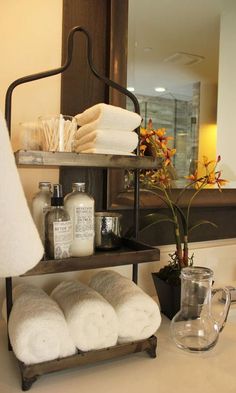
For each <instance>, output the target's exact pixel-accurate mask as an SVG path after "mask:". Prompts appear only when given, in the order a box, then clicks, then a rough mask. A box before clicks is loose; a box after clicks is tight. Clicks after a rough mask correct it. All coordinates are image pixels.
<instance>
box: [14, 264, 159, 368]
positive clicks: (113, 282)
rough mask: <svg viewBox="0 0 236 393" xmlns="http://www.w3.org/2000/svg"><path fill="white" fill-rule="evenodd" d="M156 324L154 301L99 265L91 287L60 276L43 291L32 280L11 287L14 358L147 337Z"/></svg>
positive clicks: (28, 359) (35, 359)
mask: <svg viewBox="0 0 236 393" xmlns="http://www.w3.org/2000/svg"><path fill="white" fill-rule="evenodd" d="M160 323H161V316H160V311H159V307H158V305H157V303H156V302H155V301H154V300H153V299H152V298H151V297H150V296H148V295H147V294H146V293H145V292H143V291H142V289H141V288H139V287H138V286H137V285H136V284H135V283H133V282H132V281H131V280H129V279H128V278H126V277H123V276H121V275H120V274H118V273H116V272H114V271H110V270H104V271H100V272H98V273H97V274H95V275H94V276H93V277H92V279H91V281H90V286H87V285H85V284H83V283H81V282H79V281H63V282H61V283H60V284H59V285H58V286H57V287H56V288H55V289H54V290H53V291H52V293H51V296H49V295H47V294H46V293H45V292H44V291H43V290H42V289H40V288H38V287H34V286H32V285H26V284H22V285H18V286H17V287H15V288H14V290H13V307H12V311H11V314H10V317H9V326H8V327H9V338H10V342H11V345H12V348H13V351H14V352H15V354H16V356H17V358H18V359H19V360H21V361H22V362H23V363H25V364H35V363H40V362H45V361H49V360H53V359H58V358H63V357H67V356H71V355H74V354H75V353H76V352H77V349H79V350H80V351H91V350H98V349H102V348H108V347H111V346H114V345H116V344H117V343H128V342H132V341H137V340H142V339H146V338H148V337H150V336H151V335H152V334H154V333H155V332H156V330H157V329H158V328H159V326H160Z"/></svg>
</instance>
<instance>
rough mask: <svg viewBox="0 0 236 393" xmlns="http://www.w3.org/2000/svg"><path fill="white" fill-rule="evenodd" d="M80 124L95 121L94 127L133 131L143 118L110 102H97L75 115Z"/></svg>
mask: <svg viewBox="0 0 236 393" xmlns="http://www.w3.org/2000/svg"><path fill="white" fill-rule="evenodd" d="M75 118H76V120H77V123H78V125H79V126H84V125H85V124H88V123H92V122H93V125H92V127H93V129H94V130H95V129H113V130H123V131H132V130H134V129H135V128H137V127H139V126H140V124H141V121H142V118H141V116H140V115H138V114H137V113H134V112H131V111H128V110H127V109H123V108H120V107H118V106H113V105H108V104H103V103H100V104H97V105H94V106H92V107H91V108H88V109H86V110H85V111H84V112H83V113H79V114H78V115H76V116H75ZM90 131H91V129H90Z"/></svg>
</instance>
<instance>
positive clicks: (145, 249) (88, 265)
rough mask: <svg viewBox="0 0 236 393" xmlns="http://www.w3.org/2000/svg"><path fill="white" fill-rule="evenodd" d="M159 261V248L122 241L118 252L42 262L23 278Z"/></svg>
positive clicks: (131, 241)
mask: <svg viewBox="0 0 236 393" xmlns="http://www.w3.org/2000/svg"><path fill="white" fill-rule="evenodd" d="M159 259H160V251H159V249H158V248H155V247H151V246H149V245H147V244H144V243H141V242H138V241H136V240H131V239H122V246H121V248H119V249H118V250H116V251H98V252H96V253H95V254H94V255H91V256H89V257H79V258H77V257H73V258H66V259H56V260H42V261H40V262H39V263H38V264H37V265H36V266H35V267H34V268H33V269H31V270H29V271H28V272H26V273H25V274H23V276H34V275H41V274H51V273H62V272H69V271H78V270H88V269H96V268H105V267H108V266H109V267H112V266H122V265H130V264H131V265H132V264H137V263H145V262H152V261H159Z"/></svg>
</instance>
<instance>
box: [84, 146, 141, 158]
mask: <svg viewBox="0 0 236 393" xmlns="http://www.w3.org/2000/svg"><path fill="white" fill-rule="evenodd" d="M76 152H77V153H93V154H112V155H119V156H135V154H134V153H127V151H122V150H113V149H100V148H96V147H93V148H90V149H85V150H84V149H82V150H81V151H80V149H77V150H76Z"/></svg>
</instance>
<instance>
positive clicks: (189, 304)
mask: <svg viewBox="0 0 236 393" xmlns="http://www.w3.org/2000/svg"><path fill="white" fill-rule="evenodd" d="M212 278H213V271H212V270H211V269H208V268H206V267H200V266H194V267H185V268H183V269H182V270H181V309H180V311H179V312H178V313H177V314H176V315H175V316H174V318H173V319H172V321H171V325H170V330H171V335H172V338H173V340H174V342H175V343H176V345H177V346H178V347H179V348H181V349H185V350H188V351H192V352H201V351H207V350H208V349H211V348H213V347H214V346H215V344H216V343H217V340H218V337H219V333H220V332H221V331H222V329H223V327H224V325H225V322H226V319H227V316H228V312H229V307H230V293H229V291H228V290H227V288H224V289H223V288H217V289H213V290H212ZM222 291H223V293H225V299H226V301H225V305H224V309H223V312H221V314H220V318H219V320H216V319H215V315H214V317H213V314H212V310H211V306H212V300H211V297H212V294H213V295H214V294H216V293H218V292H222ZM219 304H220V303H219Z"/></svg>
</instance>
